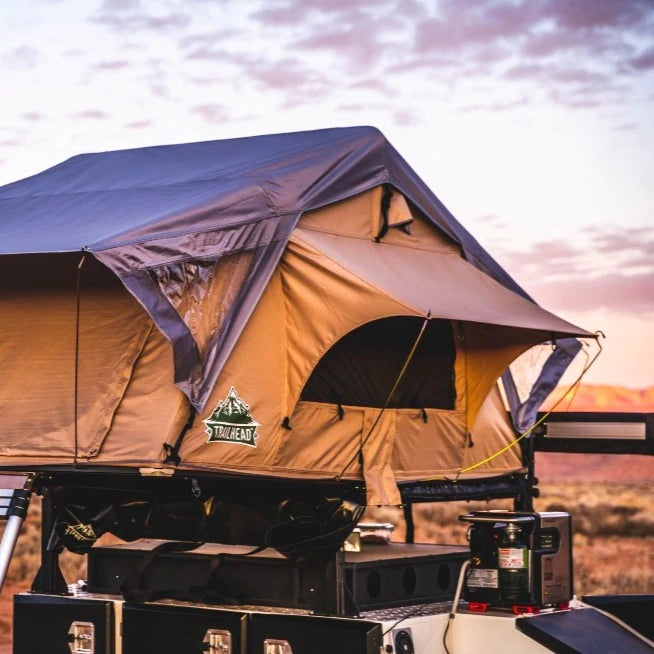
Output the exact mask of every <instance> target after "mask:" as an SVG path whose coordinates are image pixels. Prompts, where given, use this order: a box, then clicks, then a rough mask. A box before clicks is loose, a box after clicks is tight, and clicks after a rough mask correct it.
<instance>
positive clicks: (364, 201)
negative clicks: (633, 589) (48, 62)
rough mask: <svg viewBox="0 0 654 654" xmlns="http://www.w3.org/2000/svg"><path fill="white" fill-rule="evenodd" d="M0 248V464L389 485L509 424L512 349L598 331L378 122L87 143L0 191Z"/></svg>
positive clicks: (491, 466)
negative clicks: (498, 252)
mask: <svg viewBox="0 0 654 654" xmlns="http://www.w3.org/2000/svg"><path fill="white" fill-rule="evenodd" d="M0 249H1V250H2V255H3V256H0V267H1V271H0V272H1V274H2V279H3V293H2V305H3V306H2V318H1V326H0V372H1V373H2V376H3V380H4V383H3V385H2V386H0V406H2V407H3V410H2V412H1V413H0V427H1V429H0V465H2V466H14V465H18V466H20V465H22V466H34V465H49V464H53V465H54V464H58V465H60V464H70V463H72V462H73V461H74V462H76V463H77V464H78V465H80V466H83V465H99V464H102V465H114V466H116V465H118V466H131V467H141V466H171V467H172V466H174V465H175V463H177V466H178V467H179V468H180V469H184V470H206V471H213V472H215V473H217V474H220V473H239V474H254V475H269V476H282V477H296V478H306V479H333V478H341V477H342V478H343V479H361V478H363V479H365V481H366V485H367V488H368V494H369V501H371V502H374V503H398V501H399V496H398V491H397V483H398V482H402V481H407V482H409V481H417V480H420V479H423V478H425V477H431V476H434V475H452V474H456V473H457V472H458V471H459V470H460V469H461V468H462V467H466V466H467V465H469V464H470V463H474V462H475V461H479V460H482V459H484V458H485V457H486V456H488V455H489V454H490V453H492V452H494V451H497V450H499V449H501V448H502V447H503V445H505V444H506V443H508V442H510V441H511V440H512V439H513V438H514V432H513V430H512V428H511V427H510V425H509V424H508V422H507V418H506V413H505V411H504V410H503V407H502V404H501V399H500V396H499V392H498V391H497V387H496V383H497V380H498V378H499V377H500V376H501V375H502V374H503V373H504V372H505V371H506V370H507V368H508V366H509V364H510V363H511V361H513V360H514V359H515V358H516V357H517V356H518V355H519V354H521V353H522V352H524V351H525V350H526V349H528V348H529V347H531V346H533V345H536V344H538V343H542V342H543V341H548V340H552V339H554V340H556V339H563V338H570V337H574V336H589V334H588V333H587V332H585V331H584V330H582V329H580V328H578V327H575V326H574V325H571V324H569V323H567V322H565V321H564V320H561V319H560V318H557V317H556V316H554V315H552V314H551V313H549V312H547V311H545V310H544V309H542V308H540V307H539V306H538V305H536V304H535V303H534V302H533V301H531V299H529V298H528V297H527V296H526V295H525V294H524V292H522V291H521V289H520V288H519V287H517V285H516V284H515V282H513V281H512V280H511V279H510V278H509V277H508V275H506V273H505V272H504V271H502V270H501V269H500V268H499V266H498V265H497V264H496V263H495V262H494V261H493V260H492V259H491V258H490V256H489V255H487V254H486V253H485V252H484V251H483V250H482V249H481V248H480V246H479V245H478V244H477V243H476V241H474V239H473V238H472V237H471V236H470V235H469V234H468V233H467V232H466V231H465V230H464V229H463V228H462V227H461V226H460V225H459V224H458V223H457V222H456V220H454V218H453V217H452V216H451V215H450V214H449V212H447V210H446V209H445V208H444V207H443V205H442V204H441V203H440V202H439V201H438V200H437V199H436V198H435V196H433V194H432V193H431V192H430V191H429V190H428V189H427V188H426V187H425V185H424V184H423V183H422V182H421V181H420V180H419V179H418V178H417V176H416V175H415V174H414V173H413V172H412V171H411V169H410V168H409V167H408V166H407V164H406V163H405V162H404V161H403V160H402V159H401V157H400V156H399V155H398V154H397V152H396V151H395V150H394V149H393V148H392V147H391V146H390V145H389V144H388V142H387V141H386V140H385V139H384V137H383V136H382V135H381V134H380V133H379V132H378V131H376V130H374V129H371V128H348V129H333V130H321V131H316V132H305V133H298V134H281V135H272V136H264V137H253V138H249V139H235V140H228V141H215V142H208V143H197V144H185V145H174V146H162V147H155V148H141V149H136V150H127V151H120V152H107V153H100V154H92V155H82V156H80V157H74V158H73V159H70V160H68V161H66V162H64V163H62V164H60V165H59V166H56V167H54V168H52V169H50V170H46V171H44V172H43V173H40V174H39V175H35V176H34V177H31V178H28V179H26V180H22V181H19V182H16V183H14V184H10V185H8V186H5V187H3V188H0ZM77 288H79V290H78V291H77V290H76V289H77ZM426 317H429V320H428V321H427V323H425V319H426ZM423 326H424V327H425V328H424V332H423V336H422V338H421V340H420V342H419V344H418V346H417V349H416V351H415V355H414V356H413V358H412V359H411V361H410V363H409V365H408V367H407V369H406V373H405V374H404V376H403V377H402V379H401V380H400V383H399V384H398V387H397V390H396V392H395V393H394V394H393V396H392V397H391V398H390V399H389V402H388V408H387V409H386V410H385V411H384V412H383V414H381V416H380V411H381V407H382V406H383V405H384V404H385V402H386V399H387V395H388V393H389V391H390V390H391V388H392V387H393V384H394V382H395V381H396V380H397V378H398V375H399V372H400V369H401V368H402V366H403V363H404V362H405V361H406V358H407V355H408V353H409V351H410V349H411V348H412V346H413V345H414V343H415V342H416V339H417V337H418V334H419V333H420V330H421V328H422V327H423ZM75 380H77V381H75ZM191 406H192V407H193V409H191ZM195 411H197V416H195V415H194V412H195ZM189 416H190V418H191V420H189ZM185 426H186V427H188V429H186V427H185ZM180 434H183V438H180ZM471 444H472V446H471ZM164 446H167V447H164ZM171 448H172V449H173V450H174V455H175V456H174V457H173V458H172V459H171V457H170V454H171ZM176 457H179V461H178V460H177V458H176ZM173 462H175V463H173ZM521 468H522V462H521V459H520V456H519V453H518V452H516V451H515V449H512V450H509V451H507V452H506V453H504V454H503V455H502V456H500V457H498V458H496V459H494V460H493V461H492V462H490V463H488V464H486V465H484V466H481V467H480V468H478V469H476V470H475V471H474V472H472V473H470V476H484V477H488V476H493V475H504V474H506V473H507V472H511V471H516V470H520V469H521Z"/></svg>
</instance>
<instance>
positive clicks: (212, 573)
mask: <svg viewBox="0 0 654 654" xmlns="http://www.w3.org/2000/svg"><path fill="white" fill-rule="evenodd" d="M267 548H268V546H267V545H259V546H257V547H255V548H254V549H253V550H250V551H249V552H243V553H241V554H233V553H228V552H221V553H220V554H216V555H215V556H214V557H213V558H212V559H211V563H210V565H209V574H208V575H207V582H206V584H204V585H203V586H193V587H191V588H190V589H189V597H188V598H187V599H189V600H190V601H193V602H204V603H207V604H211V603H214V604H215V603H220V604H232V605H237V604H242V602H241V598H239V597H235V596H233V595H230V594H229V593H225V592H224V590H223V588H221V585H222V584H221V580H220V578H219V577H218V569H219V568H220V565H221V563H222V562H223V561H224V560H225V558H240V557H245V556H252V555H253V554H258V553H259V552H263V550H265V549H267Z"/></svg>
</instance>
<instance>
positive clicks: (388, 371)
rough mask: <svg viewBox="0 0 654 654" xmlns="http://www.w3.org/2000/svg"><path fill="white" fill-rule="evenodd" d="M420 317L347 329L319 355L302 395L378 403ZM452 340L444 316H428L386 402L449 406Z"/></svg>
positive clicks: (401, 361) (451, 399)
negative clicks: (420, 336) (434, 318)
mask: <svg viewBox="0 0 654 654" xmlns="http://www.w3.org/2000/svg"><path fill="white" fill-rule="evenodd" d="M421 323H422V319H421V318H414V317H407V316H398V317H393V318H382V319H380V320H375V321H373V322H370V323H368V324H366V325H363V326H362V327H358V328H357V329H355V330H353V331H351V332H350V333H349V334H347V335H346V336H344V337H343V338H342V339H341V340H339V341H338V342H337V343H335V344H334V345H333V346H332V347H331V348H330V349H329V350H328V351H327V353H326V354H325V355H324V356H323V358H322V359H321V360H320V362H319V363H318V365H317V366H316V368H315V369H314V371H313V373H312V374H311V377H310V378H309V381H308V382H307V383H306V386H305V387H304V390H303V391H302V395H301V397H300V399H302V400H306V401H311V402H325V403H333V404H337V403H338V404H345V405H351V406H365V407H382V406H383V405H384V402H385V400H386V396H387V395H388V393H389V391H390V390H391V388H392V387H393V384H394V383H395V380H396V378H397V375H398V374H399V372H400V370H401V369H402V366H403V364H404V362H405V360H406V357H407V355H408V353H409V350H410V349H411V346H412V345H413V343H414V341H415V339H416V336H417V335H418V331H419V329H420V326H421ZM454 356H455V349H454V341H453V338H452V327H451V325H450V322H449V321H448V320H430V321H429V323H428V325H427V329H426V330H425V333H424V335H423V338H422V340H421V341H420V344H419V346H418V349H417V351H416V353H415V355H414V357H413V359H412V361H411V363H410V365H409V368H408V370H407V371H406V373H405V375H404V377H403V379H402V381H401V382H400V384H399V386H398V388H397V390H396V392H395V394H394V395H393V397H392V398H391V401H390V404H389V406H390V407H392V408H416V409H419V408H431V409H453V408H454V400H455V391H454Z"/></svg>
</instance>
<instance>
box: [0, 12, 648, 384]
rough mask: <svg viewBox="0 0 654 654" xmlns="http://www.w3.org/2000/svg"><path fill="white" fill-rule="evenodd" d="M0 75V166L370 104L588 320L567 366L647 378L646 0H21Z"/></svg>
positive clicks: (478, 224) (566, 313)
mask: <svg viewBox="0 0 654 654" xmlns="http://www.w3.org/2000/svg"><path fill="white" fill-rule="evenodd" d="M0 89H2V95H1V102H0V184H5V183H8V182H10V181H14V180H16V179H20V178H22V177H25V176H28V175H30V174H33V173H35V172H38V171H39V170H42V169H44V168H47V167H49V166H51V165H54V164H56V163H58V162H60V161H62V160H64V159H66V158H68V157H70V156H72V155H75V154H79V153H81V152H97V151H103V150H112V149H121V148H128V147H138V146H143V145H154V144H161V143H179V142H188V141H204V140H212V139H220V138H229V137H236V136H248V135H253V134H262V133H271V132H287V131H295V130H303V129H316V128H323V127H336V126H346V125H374V126H376V127H378V128H380V129H381V130H382V132H383V133H384V134H385V135H386V137H387V138H388V139H389V140H390V142H391V143H392V144H393V145H394V146H395V147H396V148H397V149H398V150H399V152H400V153H401V154H402V155H403V156H404V158H405V159H407V161H409V163H410V164H411V165H412V167H413V168H414V169H415V170H416V171H417V172H418V174H419V175H420V176H421V177H422V178H423V179H424V181H425V182H426V183H427V184H428V185H429V186H430V187H431V189H432V190H433V191H434V192H435V193H436V194H437V195H438V197H439V198H440V199H441V200H442V201H443V202H444V204H445V205H446V206H447V207H448V208H449V209H450V210H451V211H452V212H453V213H454V215H455V216H456V217H457V218H458V219H459V220H460V221H461V222H462V223H463V224H464V225H465V226H466V227H467V228H468V230H469V231H471V232H472V233H473V234H474V235H475V237H476V238H477V239H478V240H479V241H480V242H481V243H482V245H483V246H484V247H486V248H487V249H488V250H489V251H490V252H491V254H492V255H493V256H495V258H496V259H497V260H498V261H499V262H500V263H501V265H502V266H504V267H505V268H506V269H507V270H508V271H509V273H510V274H511V275H512V276H513V277H514V278H515V279H516V280H517V281H518V282H519V283H520V284H521V285H522V286H523V287H524V288H525V289H526V290H527V291H528V292H529V293H530V294H531V295H532V296H533V297H534V298H535V299H536V300H537V301H538V302H539V303H541V304H542V305H543V306H545V307H546V308H548V309H550V310H552V311H554V312H556V313H558V314H560V315H562V316H563V317H565V318H566V319H568V320H570V321H571V322H574V323H576V324H578V325H580V326H582V327H585V328H586V329H588V330H590V331H595V330H598V329H599V330H602V331H603V332H604V333H605V334H606V337H607V338H606V340H605V341H604V343H603V345H604V352H603V354H602V356H601V357H600V359H599V360H598V362H597V363H596V364H595V366H594V367H593V368H592V369H591V370H590V372H589V373H588V375H587V377H586V381H588V382H591V383H602V384H616V385H623V386H628V387H631V388H644V387H646V386H651V385H654V119H653V118H654V0H437V1H436V0H433V1H430V2H429V1H424V2H423V1H421V0H355V1H353V0H265V1H264V0H262V1H261V2H254V1H248V0H240V1H238V0H234V1H230V0H184V1H181V0H140V1H139V0H24V1H22V2H11V3H2V6H1V7H0ZM591 349H592V348H591Z"/></svg>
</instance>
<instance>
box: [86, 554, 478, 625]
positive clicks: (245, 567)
mask: <svg viewBox="0 0 654 654" xmlns="http://www.w3.org/2000/svg"><path fill="white" fill-rule="evenodd" d="M159 542H161V541H138V542H136V543H131V544H126V545H118V546H111V547H96V548H92V549H91V551H90V553H89V556H88V588H89V591H90V592H94V593H116V594H118V593H120V588H121V584H122V583H123V581H124V580H125V578H126V577H127V576H128V575H129V574H130V573H131V572H132V571H133V570H134V569H135V568H136V567H137V566H139V563H140V562H141V560H142V558H143V557H144V556H145V555H146V554H147V552H149V551H150V550H151V549H152V548H153V547H155V546H156V545H157V544H158V543H159ZM251 549H252V548H250V547H241V546H230V545H216V544H205V545H203V546H201V547H199V548H197V549H196V550H193V551H191V552H169V553H166V554H160V555H158V556H157V557H155V558H154V559H153V560H152V561H151V562H150V564H149V565H148V566H147V568H146V569H145V570H144V571H143V574H142V577H141V580H140V582H139V585H140V587H141V588H143V589H150V590H152V591H154V593H155V595H156V596H157V597H167V596H168V597H177V598H179V597H185V596H187V597H188V599H191V600H192V599H196V597H199V596H201V595H202V592H203V589H204V590H205V591H206V585H207V580H208V579H209V577H211V576H212V577H213V580H214V584H213V591H212V593H213V596H214V597H215V598H216V599H215V600H213V601H215V602H216V603H220V604H223V603H234V604H254V605H263V606H273V607H289V608H298V609H306V610H311V611H315V610H318V611H321V612H325V610H324V607H325V597H327V598H328V599H330V598H333V597H334V596H335V595H336V588H335V583H336V581H335V574H334V571H333V569H332V570H331V572H330V570H329V569H328V570H326V571H325V570H316V569H306V568H303V567H300V566H297V565H294V564H293V563H292V562H291V561H290V560H288V559H286V558H284V557H283V556H282V555H281V554H279V553H277V552H275V551H274V550H264V551H263V552H259V553H257V554H253V555H251V556H243V554H245V553H246V552H249V551H251ZM218 556H220V563H219V565H217V566H216V564H215V561H216V557H218ZM467 558H468V549H467V548H465V547H460V546H445V545H421V544H411V545H405V544H400V543H391V544H384V545H364V548H363V551H361V552H346V553H345V562H344V566H343V567H344V579H345V592H344V600H345V607H346V611H347V613H350V614H354V613H357V612H358V611H362V610H369V609H376V608H385V607H392V606H402V605H407V604H418V603H424V602H428V601H432V602H436V601H444V600H447V599H451V598H452V597H453V596H454V590H455V587H456V581H457V578H458V574H459V570H460V568H461V565H462V564H463V561H465V560H466V559H467ZM331 585H334V587H333V588H332V587H331ZM209 595H211V594H209ZM205 597H206V593H205ZM327 612H329V611H327Z"/></svg>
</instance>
